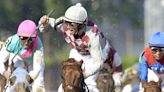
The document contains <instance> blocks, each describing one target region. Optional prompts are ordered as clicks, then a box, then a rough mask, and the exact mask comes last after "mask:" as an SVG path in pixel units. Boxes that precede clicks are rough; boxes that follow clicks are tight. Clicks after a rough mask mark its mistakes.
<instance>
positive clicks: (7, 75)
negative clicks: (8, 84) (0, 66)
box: [3, 70, 11, 79]
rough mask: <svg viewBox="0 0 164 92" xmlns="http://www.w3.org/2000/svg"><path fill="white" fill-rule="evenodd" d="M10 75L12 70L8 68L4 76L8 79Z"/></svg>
mask: <svg viewBox="0 0 164 92" xmlns="http://www.w3.org/2000/svg"><path fill="white" fill-rule="evenodd" d="M10 75H11V71H8V70H6V71H5V72H4V73H3V76H4V77H5V78H6V79H8V78H9V77H10Z"/></svg>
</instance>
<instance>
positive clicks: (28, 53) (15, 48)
mask: <svg viewBox="0 0 164 92" xmlns="http://www.w3.org/2000/svg"><path fill="white" fill-rule="evenodd" d="M15 44H16V45H15ZM5 47H6V49H7V50H8V51H9V52H11V53H14V54H18V55H20V56H21V58H23V59H24V60H25V61H27V62H32V57H33V52H34V51H35V50H36V49H40V48H41V47H42V43H41V42H40V39H39V38H38V37H36V39H35V40H34V42H33V44H32V46H30V47H29V48H27V49H26V48H23V45H22V43H21V41H20V40H19V36H18V35H17V34H15V35H13V36H12V37H9V38H8V40H7V41H6V42H5Z"/></svg>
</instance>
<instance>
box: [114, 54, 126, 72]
mask: <svg viewBox="0 0 164 92" xmlns="http://www.w3.org/2000/svg"><path fill="white" fill-rule="evenodd" d="M112 66H113V72H114V73H120V72H122V71H123V70H122V61H121V58H120V56H119V54H118V53H117V52H116V53H115V54H114V59H113V65H112Z"/></svg>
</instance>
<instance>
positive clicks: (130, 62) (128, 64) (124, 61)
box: [122, 55, 138, 69]
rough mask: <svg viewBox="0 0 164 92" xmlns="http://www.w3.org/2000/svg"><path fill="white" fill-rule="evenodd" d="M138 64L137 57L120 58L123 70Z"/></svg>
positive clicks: (126, 56)
mask: <svg viewBox="0 0 164 92" xmlns="http://www.w3.org/2000/svg"><path fill="white" fill-rule="evenodd" d="M137 62H138V56H135V55H125V56H123V57H122V64H123V69H126V68H128V67H131V66H132V65H133V64H134V63H137Z"/></svg>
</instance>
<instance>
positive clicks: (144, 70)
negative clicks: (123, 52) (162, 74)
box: [139, 56, 148, 82]
mask: <svg viewBox="0 0 164 92" xmlns="http://www.w3.org/2000/svg"><path fill="white" fill-rule="evenodd" d="M147 74H148V65H147V61H146V59H145V57H144V56H140V58H139V78H140V81H145V82H147Z"/></svg>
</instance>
